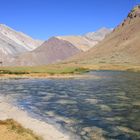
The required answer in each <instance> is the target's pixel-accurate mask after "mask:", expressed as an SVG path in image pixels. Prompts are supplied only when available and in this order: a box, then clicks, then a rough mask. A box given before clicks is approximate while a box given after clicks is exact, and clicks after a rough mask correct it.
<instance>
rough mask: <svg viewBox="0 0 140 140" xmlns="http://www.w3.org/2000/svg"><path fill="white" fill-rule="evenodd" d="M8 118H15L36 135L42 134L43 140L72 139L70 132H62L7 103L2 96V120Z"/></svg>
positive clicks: (0, 117)
mask: <svg viewBox="0 0 140 140" xmlns="http://www.w3.org/2000/svg"><path fill="white" fill-rule="evenodd" d="M6 119H13V120H15V121H16V122H18V123H20V124H21V125H22V126H23V127H24V128H27V129H30V130H32V131H33V132H34V133H35V134H36V135H38V136H41V137H42V138H43V140H70V136H68V134H67V135H66V134H64V133H62V132H61V131H59V130H58V129H57V128H56V127H55V126H53V125H51V124H49V123H46V122H43V121H40V120H37V119H35V118H33V117H31V116H29V114H28V113H27V112H26V111H23V110H21V109H19V108H18V107H16V106H14V105H12V104H10V103H7V102H6V101H5V100H4V98H3V97H0V120H6Z"/></svg>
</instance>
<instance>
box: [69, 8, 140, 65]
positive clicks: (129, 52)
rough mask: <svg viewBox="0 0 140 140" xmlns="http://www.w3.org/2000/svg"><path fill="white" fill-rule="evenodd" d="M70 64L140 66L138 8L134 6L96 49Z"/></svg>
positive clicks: (139, 20) (139, 11) (139, 15)
mask: <svg viewBox="0 0 140 140" xmlns="http://www.w3.org/2000/svg"><path fill="white" fill-rule="evenodd" d="M70 62H71V63H76V64H84V65H86V64H88V65H96V64H97V65H98V64H113V65H115V64H117V65H118V64H119V65H135V66H140V6H136V7H135V8H134V9H133V10H132V11H131V12H130V13H129V14H128V16H127V18H126V19H125V20H124V21H123V22H122V23H121V24H120V25H118V26H117V27H116V28H115V29H114V30H113V31H112V32H111V33H110V34H108V35H107V37H106V38H105V39H104V40H103V41H101V42H100V43H99V44H97V45H96V47H93V48H92V49H90V50H89V51H87V52H84V53H81V54H79V55H77V56H75V57H73V58H72V59H71V60H69V63H70Z"/></svg>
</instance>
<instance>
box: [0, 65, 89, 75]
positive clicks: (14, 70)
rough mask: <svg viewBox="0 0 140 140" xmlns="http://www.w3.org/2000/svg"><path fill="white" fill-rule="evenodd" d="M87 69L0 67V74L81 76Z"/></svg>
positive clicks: (67, 67) (55, 66)
mask: <svg viewBox="0 0 140 140" xmlns="http://www.w3.org/2000/svg"><path fill="white" fill-rule="evenodd" d="M88 71H89V70H88V69H85V68H81V67H75V66H62V65H61V66H58V65H54V66H38V67H37V66H34V67H0V74H16V75H22V74H31V73H47V74H51V75H53V74H81V73H85V72H88Z"/></svg>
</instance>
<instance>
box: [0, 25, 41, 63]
mask: <svg viewBox="0 0 140 140" xmlns="http://www.w3.org/2000/svg"><path fill="white" fill-rule="evenodd" d="M41 44H42V41H38V40H34V39H32V38H31V37H29V36H27V35H25V34H23V33H21V32H17V31H15V30H13V29H12V28H10V27H8V26H6V25H3V24H0V61H2V62H3V64H6V63H7V62H8V63H9V61H10V62H11V59H14V57H15V56H16V55H19V54H21V53H25V52H27V51H31V50H33V49H35V48H37V47H38V46H40V45H41Z"/></svg>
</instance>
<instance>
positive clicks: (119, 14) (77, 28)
mask: <svg viewBox="0 0 140 140" xmlns="http://www.w3.org/2000/svg"><path fill="white" fill-rule="evenodd" d="M138 3H140V0H0V23H1V24H6V25H8V26H10V27H12V28H14V29H15V30H18V31H22V32H24V33H26V34H28V35H30V36H32V37H34V38H37V39H43V40H45V39H47V38H49V37H51V36H56V35H78V34H84V33H86V32H91V31H96V30H97V29H99V28H101V27H108V28H113V27H115V26H116V25H118V24H119V23H120V22H121V21H122V20H123V19H124V18H125V17H126V16H127V14H128V12H129V11H130V10H131V9H132V7H133V6H134V5H136V4H138Z"/></svg>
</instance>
